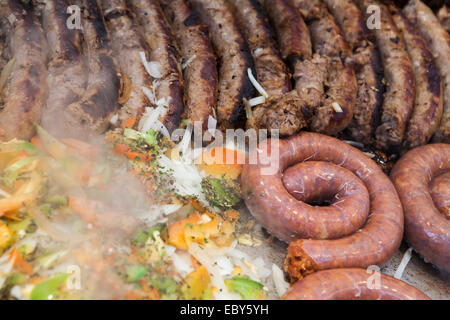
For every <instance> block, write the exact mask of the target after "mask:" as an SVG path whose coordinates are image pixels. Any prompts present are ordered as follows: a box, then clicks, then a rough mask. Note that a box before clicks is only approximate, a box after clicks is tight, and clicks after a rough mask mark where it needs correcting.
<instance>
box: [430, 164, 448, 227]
mask: <svg viewBox="0 0 450 320" xmlns="http://www.w3.org/2000/svg"><path fill="white" fill-rule="evenodd" d="M449 186H450V171H449V172H447V173H444V174H442V175H440V176H438V177H436V178H434V179H433V181H432V182H431V184H430V194H431V198H432V199H433V202H434V204H435V205H436V208H437V209H438V210H439V212H440V213H442V214H443V215H444V216H446V217H447V219H450V201H449V199H450V188H449Z"/></svg>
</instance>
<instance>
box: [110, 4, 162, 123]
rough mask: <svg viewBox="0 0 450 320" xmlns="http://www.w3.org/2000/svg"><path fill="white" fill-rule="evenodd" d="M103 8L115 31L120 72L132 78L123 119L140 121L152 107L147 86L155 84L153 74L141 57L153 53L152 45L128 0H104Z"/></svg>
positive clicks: (111, 29) (113, 37)
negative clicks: (136, 22) (142, 54)
mask: <svg viewBox="0 0 450 320" xmlns="http://www.w3.org/2000/svg"><path fill="white" fill-rule="evenodd" d="M102 9H103V12H104V16H105V19H106V22H107V26H108V29H109V30H110V33H111V42H112V47H113V52H114V57H115V59H116V61H117V63H118V64H119V68H120V72H121V73H122V75H123V76H125V77H127V78H128V79H129V80H130V81H129V82H130V95H129V98H128V100H127V101H125V102H124V103H123V104H122V108H121V109H120V111H119V122H123V121H125V120H127V119H129V118H131V117H134V116H135V117H136V118H137V120H138V121H139V120H140V118H141V117H142V115H143V113H144V112H145V108H146V107H151V104H150V101H149V99H148V97H146V95H145V94H144V91H143V90H142V88H143V87H147V88H149V89H150V88H151V86H152V82H153V80H154V79H153V78H152V77H151V76H150V75H149V74H148V73H147V71H146V70H145V67H144V65H143V63H142V61H141V57H140V54H139V53H140V52H144V53H145V54H146V55H147V57H148V56H149V48H148V45H147V43H146V42H145V40H144V38H143V37H142V35H141V34H140V33H139V32H138V31H137V29H136V28H137V27H136V25H135V23H134V22H133V19H132V18H131V16H130V13H129V11H128V10H127V9H126V3H125V0H111V1H109V0H108V1H107V0H104V1H102Z"/></svg>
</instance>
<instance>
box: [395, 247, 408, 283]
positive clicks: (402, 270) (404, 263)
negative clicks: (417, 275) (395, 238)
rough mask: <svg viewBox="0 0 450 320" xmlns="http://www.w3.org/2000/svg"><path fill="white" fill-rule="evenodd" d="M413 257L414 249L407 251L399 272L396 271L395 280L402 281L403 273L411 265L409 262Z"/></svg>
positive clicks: (399, 266)
mask: <svg viewBox="0 0 450 320" xmlns="http://www.w3.org/2000/svg"><path fill="white" fill-rule="evenodd" d="M411 257H412V248H409V249H408V250H406V251H405V254H404V255H403V258H402V261H400V264H399V265H398V268H397V270H396V271H395V274H394V278H396V279H401V278H402V276H403V272H404V271H405V269H406V266H407V265H408V263H409V260H411Z"/></svg>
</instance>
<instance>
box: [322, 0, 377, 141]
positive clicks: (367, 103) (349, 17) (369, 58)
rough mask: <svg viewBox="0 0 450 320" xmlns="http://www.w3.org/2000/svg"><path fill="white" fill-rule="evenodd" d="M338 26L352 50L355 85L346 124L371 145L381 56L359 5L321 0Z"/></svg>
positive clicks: (344, 0)
mask: <svg viewBox="0 0 450 320" xmlns="http://www.w3.org/2000/svg"><path fill="white" fill-rule="evenodd" d="M324 2H325V3H326V4H327V6H328V9H329V10H330V12H331V13H332V14H333V16H334V17H335V19H336V21H337V23H338V24H339V26H340V27H341V30H342V32H343V36H344V38H345V40H346V41H347V43H348V45H349V46H350V49H351V50H352V52H353V56H352V58H351V60H352V62H353V65H354V69H355V76H356V81H357V85H358V92H357V97H356V104H355V110H354V113H353V120H352V121H351V123H350V124H349V126H348V127H347V130H348V133H349V135H350V136H351V137H352V139H354V140H356V141H360V142H363V143H365V144H370V143H372V142H373V141H372V140H373V133H374V130H375V128H376V126H377V121H378V116H379V109H380V106H381V102H382V93H383V86H382V84H381V79H382V76H383V69H382V67H381V62H380V56H379V54H378V51H377V49H376V47H375V45H374V43H373V42H372V40H371V37H370V35H369V32H368V30H367V28H366V22H365V20H364V17H363V15H362V13H361V11H360V10H359V8H358V7H357V6H356V5H355V4H354V2H353V1H351V0H324Z"/></svg>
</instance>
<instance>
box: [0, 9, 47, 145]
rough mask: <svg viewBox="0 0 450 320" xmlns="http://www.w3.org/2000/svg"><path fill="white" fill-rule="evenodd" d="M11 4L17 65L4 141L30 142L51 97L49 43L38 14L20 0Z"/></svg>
mask: <svg viewBox="0 0 450 320" xmlns="http://www.w3.org/2000/svg"><path fill="white" fill-rule="evenodd" d="M8 5H9V9H6V10H9V11H10V14H12V15H13V16H14V19H11V20H10V21H12V28H11V29H12V30H11V32H12V34H11V39H10V48H11V53H12V57H13V59H15V63H14V67H13V71H12V74H11V76H10V80H9V82H8V84H7V86H6V87H5V88H4V90H3V94H4V95H5V100H4V101H5V104H4V106H3V110H2V111H1V113H0V140H10V139H13V138H17V139H30V138H31V137H32V136H33V135H34V133H35V123H37V122H39V121H40V118H41V114H42V110H43V108H44V106H45V100H46V98H47V83H46V78H47V44H46V40H45V35H44V33H43V30H42V28H41V25H40V24H39V22H38V20H37V18H36V16H35V14H34V12H33V11H32V10H31V9H29V8H26V7H25V6H24V5H23V4H22V3H21V2H20V1H19V0H9V1H8ZM9 17H11V16H9Z"/></svg>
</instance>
